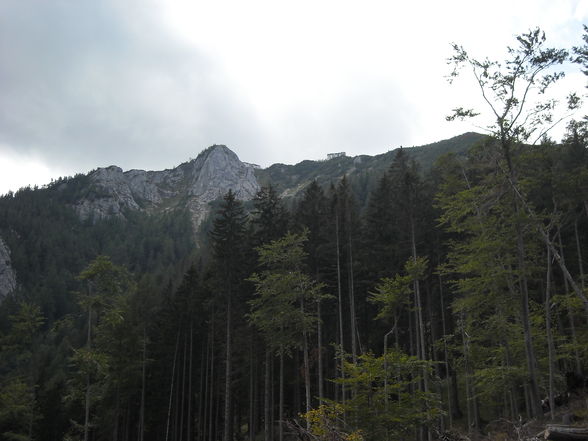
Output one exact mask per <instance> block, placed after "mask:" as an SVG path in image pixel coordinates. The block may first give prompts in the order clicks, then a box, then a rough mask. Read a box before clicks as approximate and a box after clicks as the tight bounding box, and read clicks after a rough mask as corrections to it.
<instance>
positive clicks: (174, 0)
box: [0, 0, 588, 194]
mask: <svg viewBox="0 0 588 441" xmlns="http://www.w3.org/2000/svg"><path fill="white" fill-rule="evenodd" d="M489 8H491V9H489ZM587 19H588V1H565V0H561V1H558V0H546V1H539V0H537V1H517V0H504V1H503V0H493V1H491V2H489V1H484V2H478V1H473V0H467V1H451V0H445V1H419V2H417V1H414V2H393V1H390V0H386V1H371V0H361V1H359V0H358V1H345V0H332V1H331V0H296V1H280V0H267V1H260V0H247V1H243V0H237V1H220V0H214V1H212V0H211V1H198V0H160V1H155V0H153V1H152V0H1V1H0V194H1V193H5V192H7V191H8V190H16V189H18V188H19V187H21V186H24V185H27V184H39V185H41V184H45V183H47V182H49V180H50V179H51V178H57V177H59V176H63V175H72V174H74V173H77V172H87V171H89V170H91V169H93V168H96V167H102V166H108V165H111V164H116V165H119V166H120V167H122V168H123V169H125V170H128V169H132V168H140V169H151V170H153V169H155V170H159V169H164V168H170V167H174V166H176V165H178V164H179V163H181V162H184V161H186V160H188V159H190V158H194V157H196V156H197V155H198V153H199V152H200V151H202V150H203V149H204V148H206V147H208V146H209V145H212V144H226V145H227V146H228V147H230V148H231V149H232V150H234V151H235V152H236V153H237V154H238V155H239V157H240V159H241V160H243V161H247V162H253V163H257V164H260V165H262V166H268V165H270V164H272V163H276V162H283V163H288V164H293V163H296V162H299V161H301V160H303V159H321V158H324V157H325V156H326V154H327V153H329V152H336V151H346V152H347V154H348V155H357V154H378V153H382V152H385V151H387V150H390V149H393V148H396V147H398V146H400V145H404V146H413V145H422V144H426V143H430V142H434V141H438V140H441V139H445V138H449V137H451V136H455V135H458V134H460V133H463V132H465V131H469V130H476V128H475V127H473V126H472V125H470V124H462V123H447V122H445V116H446V115H447V114H448V113H449V112H450V110H451V109H452V108H454V107H456V106H458V105H462V104H463V103H467V102H468V100H469V99H471V98H472V97H475V96H476V94H475V92H472V90H471V89H469V88H468V87H469V86H468V84H467V82H465V81H464V82H462V83H460V84H458V85H454V86H449V84H448V83H447V81H446V79H445V76H446V75H447V74H448V72H449V69H448V66H447V65H446V61H445V60H446V58H447V57H448V56H449V55H450V54H451V48H450V43H451V42H458V43H460V44H462V45H464V46H465V47H466V49H469V50H470V52H472V53H473V54H477V55H479V56H482V57H483V56H491V57H500V56H502V55H504V52H505V48H506V46H507V45H509V44H513V41H514V38H513V37H514V35H515V34H520V33H522V32H525V31H527V30H529V29H530V28H532V27H535V26H540V27H541V28H542V29H544V30H545V32H546V34H547V38H548V42H549V44H550V45H553V46H559V47H571V46H573V45H579V44H580V43H581V36H582V24H583V23H588V20H587ZM566 81H567V82H568V84H566V85H565V86H566V87H572V88H576V89H577V90H579V91H582V92H583V90H584V84H585V83H586V79H585V77H584V76H583V75H582V74H581V73H579V72H578V71H576V70H574V71H570V72H568V75H567V77H566Z"/></svg>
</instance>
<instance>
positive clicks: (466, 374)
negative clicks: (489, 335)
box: [461, 315, 473, 433]
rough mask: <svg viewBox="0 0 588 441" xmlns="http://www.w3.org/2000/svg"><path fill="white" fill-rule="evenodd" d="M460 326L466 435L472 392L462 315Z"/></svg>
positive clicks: (470, 416)
mask: <svg viewBox="0 0 588 441" xmlns="http://www.w3.org/2000/svg"><path fill="white" fill-rule="evenodd" d="M461 321H462V324H461V340H462V344H463V357H464V377H465V393H466V396H465V398H466V405H467V406H466V408H467V422H468V433H471V429H472V426H473V424H472V414H473V412H472V392H471V387H470V372H469V369H470V365H469V348H468V346H469V345H468V339H467V337H466V330H465V316H463V315H462V319H461Z"/></svg>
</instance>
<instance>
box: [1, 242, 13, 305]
mask: <svg viewBox="0 0 588 441" xmlns="http://www.w3.org/2000/svg"><path fill="white" fill-rule="evenodd" d="M15 289H16V274H15V272H14V270H13V269H12V265H11V262H10V250H9V249H8V246H6V244H5V243H4V241H3V240H2V238H1V237H0V301H2V299H3V298H4V297H6V296H7V295H8V294H10V293H11V292H12V291H14V290H15Z"/></svg>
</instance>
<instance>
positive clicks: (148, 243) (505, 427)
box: [0, 30, 588, 441]
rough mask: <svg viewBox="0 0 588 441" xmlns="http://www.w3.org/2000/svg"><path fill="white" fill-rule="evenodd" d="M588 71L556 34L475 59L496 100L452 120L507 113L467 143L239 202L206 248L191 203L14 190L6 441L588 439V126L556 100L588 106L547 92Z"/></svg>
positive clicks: (1, 385) (465, 68)
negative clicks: (134, 206)
mask: <svg viewBox="0 0 588 441" xmlns="http://www.w3.org/2000/svg"><path fill="white" fill-rule="evenodd" d="M585 41H586V44H587V45H588V39H587V38H586V36H585ZM587 57H588V46H584V47H580V48H573V49H570V50H569V51H567V50H563V49H553V48H549V47H547V43H546V41H545V38H544V36H543V34H542V33H541V32H540V31H539V30H532V31H530V32H529V33H527V34H522V35H521V36H519V37H518V39H517V41H516V42H515V44H514V45H513V47H512V48H511V49H510V50H509V51H508V58H507V60H505V62H502V63H496V62H492V61H489V60H486V59H484V60H478V59H474V58H471V57H470V55H469V54H468V53H467V52H466V50H465V49H464V48H462V47H461V46H458V45H456V46H454V54H453V56H452V58H451V59H450V60H449V61H450V64H451V66H452V67H453V68H454V70H452V74H451V76H450V78H451V80H452V81H460V80H461V77H462V76H467V77H468V78H470V79H471V77H472V73H473V79H474V80H475V81H476V82H477V83H478V85H479V88H480V90H481V91H482V93H481V96H480V103H481V104H480V109H479V110H478V109H476V110H471V109H464V108H458V109H454V111H453V113H452V115H450V116H449V117H448V118H449V119H455V118H467V117H470V116H474V114H475V113H476V112H478V111H481V112H484V113H485V114H488V115H490V116H491V117H492V118H493V120H492V123H491V124H490V125H489V126H488V132H489V134H488V136H484V137H480V139H481V140H480V142H478V143H477V144H476V145H475V146H474V147H473V148H471V149H470V150H469V151H467V152H454V153H447V154H444V155H442V156H440V157H439V158H438V159H437V161H436V162H435V164H434V165H433V166H432V167H430V168H427V169H424V168H422V167H421V165H420V164H419V163H417V162H416V161H414V160H413V159H412V158H411V156H410V154H409V150H410V149H398V150H396V154H395V155H394V158H393V160H392V162H391V163H390V164H389V165H388V166H387V169H386V171H385V172H384V173H380V174H379V175H377V176H375V175H374V176H371V177H370V179H371V181H370V182H371V184H370V185H369V186H367V187H366V186H363V187H361V185H360V183H359V182H357V180H355V181H354V180H353V179H352V178H347V177H345V176H343V177H342V178H341V179H336V180H332V181H330V182H328V183H326V184H325V182H324V179H323V180H322V184H319V183H318V182H317V181H316V180H315V181H312V182H310V183H308V185H306V187H305V188H304V190H303V191H302V192H301V193H300V195H299V196H298V197H296V198H289V199H286V198H284V199H282V198H281V197H280V189H279V188H278V187H279V186H274V185H267V186H263V187H262V188H261V190H260V191H259V192H258V193H257V195H256V196H255V198H254V199H253V200H252V201H247V202H242V201H239V200H238V199H237V198H236V196H235V193H233V192H232V191H229V192H228V193H227V194H225V195H224V197H223V199H222V200H219V201H218V202H217V203H216V204H215V208H214V211H213V214H212V216H211V218H210V220H209V222H207V223H206V224H205V228H204V230H203V231H202V232H200V233H199V234H195V233H194V231H193V230H192V225H191V223H190V218H189V214H188V212H187V211H186V212H183V211H177V210H175V211H169V212H165V213H161V214H152V215H148V214H145V213H142V212H127V213H125V216H124V217H123V218H119V217H116V218H105V219H102V220H84V221H83V220H80V219H79V217H78V216H77V215H76V213H75V211H74V210H73V209H72V208H71V204H72V203H73V201H75V200H78V199H79V198H81V197H84V195H85V192H86V191H87V188H88V184H89V183H88V178H87V176H84V175H78V176H76V177H73V178H67V179H66V178H64V179H61V180H59V181H57V182H54V183H53V184H51V185H49V186H47V187H45V188H35V189H31V188H24V189H21V190H19V191H18V192H16V193H9V194H7V195H4V196H2V197H1V198H0V236H1V237H2V238H3V239H4V241H5V242H6V244H7V245H8V247H9V248H10V250H11V259H12V266H13V267H14V268H15V269H16V273H17V276H18V288H17V289H16V290H15V292H14V293H13V294H12V295H10V296H8V297H6V298H5V299H4V300H3V301H2V303H1V304H0V439H3V440H43V441H45V440H46V441H50V440H51V441H52V440H84V441H89V440H93V441H100V440H113V441H144V440H165V441H193V440H198V441H233V440H264V441H274V440H275V441H284V440H291V439H305V440H374V441H376V440H419V441H425V440H433V439H456V440H457V439H470V440H473V439H483V438H484V437H486V438H485V439H495V440H499V439H500V440H508V439H513V440H514V439H520V440H522V439H532V438H531V436H533V435H535V433H537V432H539V431H540V430H541V429H540V427H541V426H542V427H543V428H544V426H545V423H546V422H549V421H557V422H561V419H562V413H563V410H564V409H565V414H564V415H563V418H564V422H567V423H569V422H570V421H571V420H572V419H575V420H576V421H580V422H582V421H583V424H584V425H586V421H588V407H587V402H586V386H588V384H586V375H587V374H588V298H587V297H588V291H587V289H586V285H587V283H588V279H587V278H586V275H585V272H586V271H588V264H587V259H588V248H587V247H588V152H587V146H588V130H587V127H588V126H587V125H586V119H582V117H581V116H580V117H578V116H577V115H576V119H569V118H568V119H566V120H562V121H561V122H560V121H559V116H558V115H560V113H561V112H560V111H559V108H558V107H557V106H558V105H559V106H560V107H563V108H565V109H564V110H563V114H565V115H567V114H568V112H572V111H573V110H574V108H576V107H578V106H579V96H580V95H582V94H583V93H584V91H583V90H580V91H575V94H571V95H569V96H567V97H563V98H561V99H560V101H559V103H556V102H555V101H553V100H551V99H547V98H545V99H543V97H547V95H546V92H547V91H549V90H551V88H552V87H553V86H555V85H556V84H557V81H558V80H559V79H560V78H561V76H560V74H558V73H557V69H559V66H561V65H563V63H567V62H568V61H569V60H570V58H571V59H572V61H575V62H576V63H577V65H575V67H574V68H576V69H581V68H582V67H584V68H588V62H587V60H588V58H587ZM578 64H579V66H578ZM535 98H536V100H535ZM558 112H560V113H558ZM558 123H559V124H560V125H563V126H565V127H567V128H566V131H565V135H564V136H563V139H561V140H554V139H553V138H551V129H552V128H553V127H554V126H556V125H557V124H558ZM360 187H361V188H364V189H365V188H369V191H366V192H358V188H360ZM364 193H366V194H364ZM566 418H567V421H565V419H566ZM533 424H535V425H533ZM533 431H535V432H533Z"/></svg>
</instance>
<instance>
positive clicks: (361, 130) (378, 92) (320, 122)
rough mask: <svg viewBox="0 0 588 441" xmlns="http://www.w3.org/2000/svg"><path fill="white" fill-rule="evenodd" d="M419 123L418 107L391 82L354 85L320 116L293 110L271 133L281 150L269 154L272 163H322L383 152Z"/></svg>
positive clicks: (407, 137)
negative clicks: (331, 157)
mask: <svg viewBox="0 0 588 441" xmlns="http://www.w3.org/2000/svg"><path fill="white" fill-rule="evenodd" d="M417 119H418V115H417V109H416V108H415V107H414V106H413V105H411V104H410V102H409V99H408V97H406V96H405V94H404V92H403V91H402V90H401V89H400V88H399V87H398V86H397V85H395V84H393V83H392V82H391V81H390V82H382V81H373V82H370V81H365V82H362V83H360V84H354V87H353V88H349V89H348V90H346V91H345V93H342V94H341V96H340V97H339V98H338V99H337V100H336V101H335V102H332V103H330V104H329V105H328V106H327V107H325V108H324V109H322V111H321V112H319V113H316V112H315V113H309V112H304V111H302V110H301V111H299V112H293V113H292V114H291V115H290V118H289V119H288V120H287V121H284V122H283V123H282V124H281V127H280V128H279V130H277V131H275V132H274V136H273V141H274V145H276V146H284V147H285V148H283V149H282V150H281V151H274V152H272V158H271V159H272V161H271V162H286V163H288V162H290V163H292V162H298V161H300V160H302V159H321V158H324V157H326V153H327V152H334V151H345V152H347V154H349V155H360V154H367V155H375V154H379V153H383V152H385V151H387V150H389V149H394V148H396V147H398V146H399V145H400V144H405V145H406V144H407V143H408V142H409V140H410V139H411V138H413V137H414V136H415V135H418V134H415V133H413V132H412V130H411V127H414V125H415V124H414V121H416V120H417ZM391 143H398V144H391ZM301 154H302V156H301Z"/></svg>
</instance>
